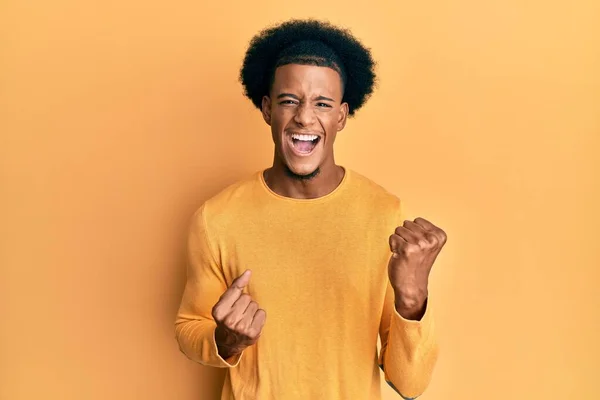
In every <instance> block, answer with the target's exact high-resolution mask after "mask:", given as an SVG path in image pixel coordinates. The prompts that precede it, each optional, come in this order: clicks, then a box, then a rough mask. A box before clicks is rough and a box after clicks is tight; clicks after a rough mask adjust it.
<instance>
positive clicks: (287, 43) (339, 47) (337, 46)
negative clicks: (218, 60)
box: [240, 19, 375, 116]
mask: <svg viewBox="0 0 600 400" xmlns="http://www.w3.org/2000/svg"><path fill="white" fill-rule="evenodd" d="M286 64H303V65H317V66H321V67H329V68H332V69H334V70H335V71H337V72H338V73H339V74H340V77H341V80H342V90H343V98H342V102H347V103H348V114H349V115H350V116H352V115H354V112H355V111H356V110H358V109H359V108H360V107H362V105H363V104H364V103H365V102H366V101H367V99H368V98H369V97H370V95H371V93H372V92H373V89H374V86H375V71H374V69H375V62H374V61H373V58H372V56H371V51H370V50H369V49H368V48H366V47H365V46H363V45H362V44H361V43H360V42H359V41H358V40H357V39H356V38H355V37H354V36H353V35H352V34H351V33H350V31H349V30H347V29H342V28H339V27H336V26H333V25H331V24H330V23H329V22H323V21H317V20H313V19H308V20H296V19H294V20H290V21H287V22H284V23H282V24H280V25H277V26H274V27H270V28H267V29H264V30H262V31H261V32H259V33H258V34H257V35H256V36H254V38H252V40H251V41H250V45H249V47H248V50H247V51H246V55H245V57H244V62H243V64H242V68H241V71H240V82H241V83H242V85H243V86H244V94H245V95H246V96H247V97H248V98H249V99H250V100H252V103H254V105H255V106H256V107H257V108H258V109H261V107H262V98H263V96H267V95H268V94H269V91H270V89H271V85H272V84H273V79H274V78H275V70H276V69H277V67H280V66H282V65H286Z"/></svg>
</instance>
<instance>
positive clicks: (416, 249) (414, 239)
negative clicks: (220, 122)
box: [388, 217, 446, 320]
mask: <svg viewBox="0 0 600 400" xmlns="http://www.w3.org/2000/svg"><path fill="white" fill-rule="evenodd" d="M445 243H446V233H445V232H444V231H443V230H441V229H440V228H438V227H437V226H435V225H433V224H432V223H431V222H429V221H427V220H426V219H423V218H420V217H419V218H416V219H415V220H414V221H404V223H403V224H402V226H399V227H397V228H396V231H395V232H394V234H392V235H391V236H390V250H391V251H392V256H391V257H390V262H389V264H388V274H389V277H390V282H391V284H392V287H393V288H394V294H395V305H396V311H398V313H399V314H400V315H401V316H402V317H404V318H406V319H413V320H415V319H416V320H418V319H421V317H422V316H423V313H424V312H425V302H426V301H427V296H428V289H427V285H428V282H429V272H430V271H431V267H432V266H433V262H434V261H435V259H436V257H437V255H438V254H439V253H440V251H441V250H442V247H444V244H445Z"/></svg>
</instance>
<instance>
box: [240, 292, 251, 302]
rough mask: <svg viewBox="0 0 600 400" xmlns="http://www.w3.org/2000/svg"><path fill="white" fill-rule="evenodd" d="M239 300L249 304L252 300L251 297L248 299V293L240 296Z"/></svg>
mask: <svg viewBox="0 0 600 400" xmlns="http://www.w3.org/2000/svg"><path fill="white" fill-rule="evenodd" d="M240 300H242V301H245V302H249V301H250V300H252V297H250V295H249V294H248V293H244V294H242V295H241V296H240Z"/></svg>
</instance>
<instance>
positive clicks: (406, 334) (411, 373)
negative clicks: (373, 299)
mask: <svg viewBox="0 0 600 400" xmlns="http://www.w3.org/2000/svg"><path fill="white" fill-rule="evenodd" d="M431 314H432V313H431V303H430V301H429V300H428V304H427V305H426V310H425V315H424V316H423V318H422V319H421V320H420V321H411V320H407V319H404V318H403V317H402V316H401V315H400V314H398V312H397V311H396V308H395V306H394V290H393V289H392V286H391V284H389V282H388V288H387V290H386V296H385V304H384V307H383V314H382V317H381V325H380V327H379V335H380V338H381V352H380V353H379V366H380V367H381V369H382V370H383V372H384V374H385V380H386V382H387V383H388V384H390V386H391V387H392V388H393V389H394V390H395V391H396V392H398V393H399V394H400V396H402V398H403V399H414V398H416V397H417V396H419V395H421V394H422V393H423V392H424V391H425V389H426V388H427V386H428V385H429V381H430V380H431V375H432V373H433V368H434V366H435V363H436V361H437V356H438V345H437V341H436V338H435V334H434V326H433V318H432V315H431Z"/></svg>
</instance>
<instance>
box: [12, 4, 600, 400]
mask: <svg viewBox="0 0 600 400" xmlns="http://www.w3.org/2000/svg"><path fill="white" fill-rule="evenodd" d="M290 17H318V18H325V19H329V20H330V21H331V22H334V23H336V24H340V25H343V26H345V27H349V28H351V29H352V30H353V32H354V33H355V35H356V36H357V37H359V38H360V39H361V40H363V41H364V43H366V44H367V45H368V46H370V47H371V48H372V51H373V55H374V57H375V58H376V59H377V61H378V63H379V64H378V69H377V71H378V74H379V87H378V89H377V91H376V92H375V94H374V96H373V98H372V99H371V100H370V101H369V103H367V105H366V106H365V108H364V109H362V110H360V111H359V112H358V113H357V116H356V118H355V119H353V120H351V121H349V123H348V126H347V128H346V129H345V131H343V132H342V133H341V134H340V135H338V141H337V143H336V159H337V161H338V163H340V164H342V165H345V166H348V167H350V168H352V169H354V170H356V171H358V172H361V173H363V174H365V175H367V176H369V177H370V178H372V179H373V180H375V181H377V182H378V183H380V184H381V185H383V186H385V187H386V188H388V189H389V190H390V191H392V192H394V193H396V194H397V195H398V196H400V197H401V198H402V199H403V200H404V202H405V205H406V207H407V210H408V211H409V213H410V215H411V216H412V217H415V216H423V217H425V218H428V219H431V220H432V221H433V222H435V223H436V224H438V225H440V226H441V227H442V228H444V229H445V230H446V231H447V233H448V235H449V241H448V244H447V247H446V249H445V250H444V251H443V253H442V255H441V256H440V258H439V261H438V262H437V263H436V265H435V267H434V272H433V276H432V283H431V286H432V288H431V291H432V294H433V295H434V296H435V302H436V315H437V326H438V333H439V338H440V341H441V345H442V353H441V358H440V360H439V364H438V366H437V368H436V371H435V375H434V378H433V382H432V384H431V387H430V388H429V390H428V392H427V393H426V395H424V396H423V397H422V398H423V399H424V400H425V399H445V400H459V399H460V400H463V399H487V400H500V399H505V398H512V399H546V398H577V399H590V400H593V399H598V398H600V389H599V388H598V385H597V383H598V377H599V376H600V375H599V374H600V345H599V340H598V338H599V336H600V294H599V291H598V282H599V281H600V272H599V270H600V257H599V251H598V247H599V246H598V239H599V237H600V234H599V228H598V226H600V212H599V211H598V207H599V204H600V187H599V186H600V176H599V175H600V161H599V158H600V156H599V152H600V29H599V26H600V25H599V24H598V21H600V2H598V1H597V0H589V1H569V2H567V1H564V2H557V1H550V2H547V1H546V2H543V1H522V0H507V1H503V2H500V1H498V2H482V1H474V0H472V1H466V0H457V1H453V2H445V1H429V2H407V1H389V2H373V1H368V2H363V1H354V2H348V1H343V2H342V1H332V2H322V1H313V0H306V1H304V2H291V3H290V2H279V1H263V2H242V1H238V2H226V3H221V4H220V3H219V2H216V1H213V2H202V1H181V2H173V1H163V0H154V1H139V0H119V1H114V0H113V1H91V2H90V1H88V2H82V1H75V0H56V1H52V2H43V1H17V0H4V1H3V2H2V3H0V133H1V136H0V179H1V181H0V184H1V185H0V203H1V204H0V213H1V214H0V234H1V241H0V265H1V276H0V324H1V331H0V398H1V399H3V400H4V399H6V400H22V399H41V398H44V399H52V400H54V399H56V400H59V399H60V400H70V399H86V400H88V399H89V400H95V399H98V400H100V399H102V400H104V399H114V400H121V399H147V400H159V399H165V400H166V399H182V400H185V399H188V400H192V399H209V400H211V399H218V393H219V391H220V385H221V381H222V378H223V375H222V371H216V370H212V369H208V368H205V367H202V366H200V365H196V364H194V363H192V362H191V361H189V360H187V359H186V358H185V357H184V356H183V355H182V354H180V353H179V350H178V347H177V344H176V341H175V339H174V329H173V321H174V317H175V312H176V310H177V307H178V305H179V301H180V296H181V293H182V290H183V284H184V279H185V272H184V263H185V260H184V244H185V233H186V228H187V223H188V221H189V218H190V217H191V215H192V213H193V212H194V210H195V209H196V208H197V207H198V206H199V205H200V204H201V203H202V202H203V201H204V200H205V199H207V198H209V197H210V196H212V195H214V194H215V193H217V192H218V191H219V190H220V189H222V188H224V187H225V186H226V185H228V184H230V183H232V182H234V181H236V180H238V179H241V178H243V177H246V176H247V175H248V174H250V173H253V172H255V171H257V170H259V169H262V168H266V167H268V166H269V165H270V163H271V161H272V151H273V150H272V142H271V139H270V133H269V130H268V127H267V126H266V125H265V124H264V122H263V121H262V118H261V116H260V114H259V112H258V111H257V110H255V109H254V108H253V106H252V105H251V103H250V102H249V101H248V100H246V99H245V98H244V97H243V96H242V89H241V86H240V84H239V83H238V81H237V75H238V71H239V66H240V63H241V60H242V57H243V53H244V50H245V48H246V45H247V42H248V41H249V40H250V38H251V37H252V35H254V34H255V33H256V32H257V31H258V30H260V29H262V28H263V27H265V26H267V25H269V24H272V23H275V22H279V21H282V20H285V19H288V18H290ZM282 362H286V360H282ZM298 384H301V383H300V382H299V383H298ZM384 386H385V385H384ZM397 398H398V397H397V396H396V395H395V394H394V393H393V392H392V391H391V390H390V389H388V388H387V387H386V389H385V399H388V400H390V399H397Z"/></svg>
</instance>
